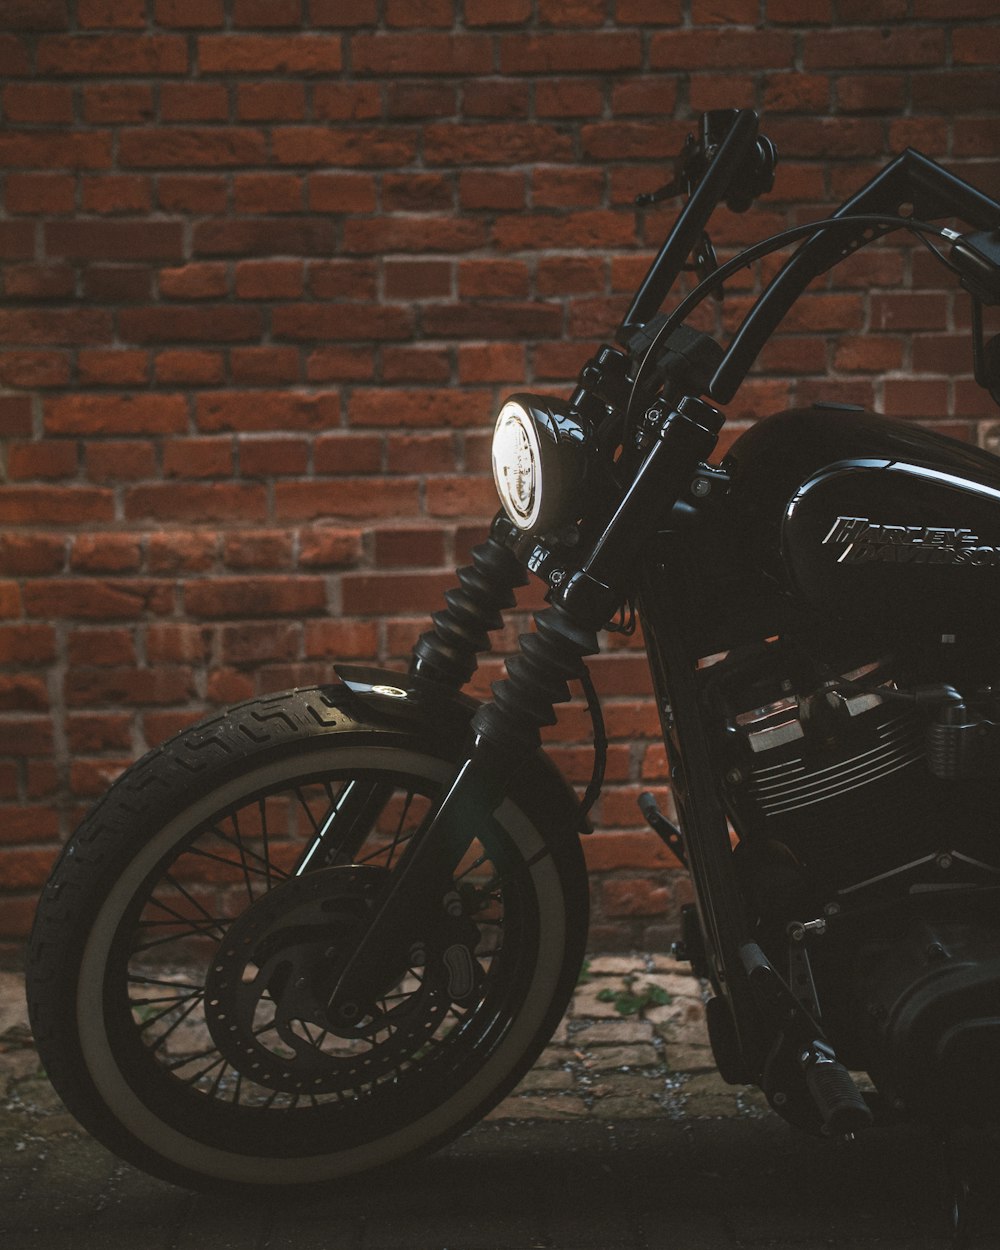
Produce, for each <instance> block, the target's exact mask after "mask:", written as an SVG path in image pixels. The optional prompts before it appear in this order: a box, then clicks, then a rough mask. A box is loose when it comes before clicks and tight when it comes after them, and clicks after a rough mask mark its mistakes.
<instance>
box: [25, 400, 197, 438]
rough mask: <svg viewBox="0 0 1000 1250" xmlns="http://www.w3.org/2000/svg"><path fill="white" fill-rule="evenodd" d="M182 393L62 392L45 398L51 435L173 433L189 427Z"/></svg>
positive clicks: (46, 420)
mask: <svg viewBox="0 0 1000 1250" xmlns="http://www.w3.org/2000/svg"><path fill="white" fill-rule="evenodd" d="M187 421H188V405H187V400H186V398H185V397H184V396H183V395H153V394H138V395H85V394H80V395H60V396H53V397H52V398H50V399H47V400H46V401H45V428H46V430H47V431H48V432H49V433H52V434H136V433H144V434H171V433H180V432H183V431H184V430H186V429H187Z"/></svg>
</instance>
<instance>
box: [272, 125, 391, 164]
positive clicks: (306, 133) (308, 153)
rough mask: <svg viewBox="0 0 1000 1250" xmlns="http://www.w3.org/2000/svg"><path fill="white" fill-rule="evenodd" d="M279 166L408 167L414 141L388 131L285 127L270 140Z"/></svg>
mask: <svg viewBox="0 0 1000 1250" xmlns="http://www.w3.org/2000/svg"><path fill="white" fill-rule="evenodd" d="M272 147H273V150H274V159H275V162H276V163H277V164H279V165H323V166H334V167H336V166H343V165H348V166H350V165H374V166H399V165H408V164H409V163H410V162H411V161H412V160H413V159H414V158H415V155H416V137H415V136H414V135H411V134H409V133H406V132H405V131H400V130H398V129H394V128H391V127H381V128H378V129H375V128H372V127H353V128H347V127H340V128H338V127H329V126H325V127H324V126H296V127H291V126H285V127H281V128H280V129H279V130H276V131H275V132H274V136H273V139H272Z"/></svg>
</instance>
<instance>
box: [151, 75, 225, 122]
mask: <svg viewBox="0 0 1000 1250" xmlns="http://www.w3.org/2000/svg"><path fill="white" fill-rule="evenodd" d="M228 119H229V92H228V91H227V90H226V87H225V86H224V84H223V83H214V82H183V83H164V84H163V86H162V87H161V88H160V120H161V121H165V122H224V121H227V120H228Z"/></svg>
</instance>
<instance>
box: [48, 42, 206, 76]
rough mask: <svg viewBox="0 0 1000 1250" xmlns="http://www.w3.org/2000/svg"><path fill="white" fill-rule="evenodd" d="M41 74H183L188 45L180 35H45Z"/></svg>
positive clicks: (186, 62) (186, 66) (186, 65)
mask: <svg viewBox="0 0 1000 1250" xmlns="http://www.w3.org/2000/svg"><path fill="white" fill-rule="evenodd" d="M37 68H38V72H39V74H68V75H72V76H73V77H76V76H78V75H81V74H99V75H105V76H108V75H113V76H114V77H116V78H121V77H124V76H125V75H128V74H141V75H143V76H149V75H153V74H183V73H185V72H186V71H187V68H188V55H187V45H186V43H185V41H184V39H183V38H181V37H180V36H179V35H149V34H143V35H100V36H97V35H43V36H42V37H41V38H40V39H39V40H38V54H37Z"/></svg>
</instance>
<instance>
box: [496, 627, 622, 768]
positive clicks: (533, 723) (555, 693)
mask: <svg viewBox="0 0 1000 1250" xmlns="http://www.w3.org/2000/svg"><path fill="white" fill-rule="evenodd" d="M534 621H535V632H534V633H531V634H521V636H520V637H519V638H518V644H519V650H518V652H517V654H516V655H512V656H511V657H510V659H508V660H507V661H506V662H505V668H506V669H507V676H506V677H505V678H504V679H503V680H502V681H495V682H493V684H492V686H491V689H492V691H493V701H492V702H491V703H486V704H484V705H483V706H482V707H481V708H480V709H479V710H478V711H477V712H476V714H475V716H474V717H473V718H472V728H473V731H474V732H475V733H476V734H477V735H482V736H483V737H485V738H488V739H489V740H490V741H492V742H494V743H496V744H497V745H500V746H504V747H507V748H514V749H521V750H524V749H525V748H533V747H537V746H538V745H539V744H540V742H541V732H540V731H541V728H542V726H543V725H554V724H555V721H556V717H555V710H554V708H555V705H556V704H557V703H566V702H568V700H569V699H570V698H571V697H572V695H571V694H570V690H569V684H568V683H569V682H570V681H573V680H582V681H585V682H586V681H587V680H588V677H587V668H586V665H585V664H584V662H583V657H584V656H585V655H594V654H596V653H597V651H599V650H600V647H599V644H598V641H597V634H596V633H595V632H594V630H592V629H587V628H586V627H584V626H581V625H578V624H577V623H576V621H574V619H573V618H572V617H571V616H570V614H569V613H568V612H566V611H565V609H563V608H561V607H558V606H555V607H550V608H545V609H543V610H542V611H541V612H536V613H535V616H534Z"/></svg>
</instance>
